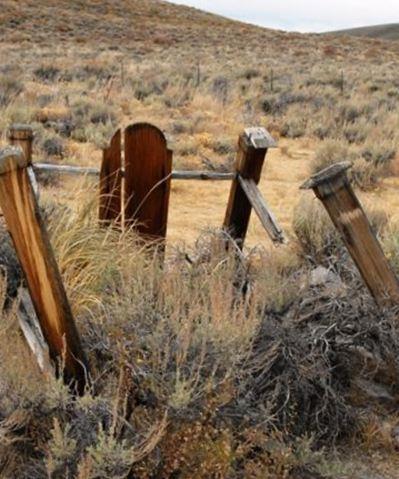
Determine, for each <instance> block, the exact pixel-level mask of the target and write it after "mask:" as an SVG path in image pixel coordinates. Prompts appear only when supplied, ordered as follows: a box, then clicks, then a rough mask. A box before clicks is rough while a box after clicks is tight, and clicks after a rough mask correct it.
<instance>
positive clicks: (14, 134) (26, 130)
mask: <svg viewBox="0 0 399 479" xmlns="http://www.w3.org/2000/svg"><path fill="white" fill-rule="evenodd" d="M7 136H8V141H9V143H10V145H14V146H20V147H21V148H22V151H23V152H24V155H25V158H26V161H27V162H28V175H29V178H30V180H31V183H32V187H33V191H34V192H35V195H36V196H38V194H39V186H38V184H37V181H36V176H35V172H34V171H33V168H32V166H31V165H32V145H33V138H34V135H33V128H32V127H31V126H30V125H23V124H19V123H15V124H13V125H11V126H10V128H9V129H8V135H7Z"/></svg>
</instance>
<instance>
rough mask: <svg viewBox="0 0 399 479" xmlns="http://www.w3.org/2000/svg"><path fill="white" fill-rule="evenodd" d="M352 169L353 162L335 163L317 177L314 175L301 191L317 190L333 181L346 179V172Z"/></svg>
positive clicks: (301, 187)
mask: <svg viewBox="0 0 399 479" xmlns="http://www.w3.org/2000/svg"><path fill="white" fill-rule="evenodd" d="M351 167H352V162H351V161H342V162H340V163H334V164H333V165H331V166H328V167H327V168H324V170H321V171H319V172H318V173H316V174H315V175H312V176H311V177H310V178H309V179H308V180H306V181H305V183H303V185H301V186H300V189H301V190H310V189H315V188H317V187H319V186H323V184H325V183H329V182H331V181H332V180H336V179H339V178H342V177H344V178H346V172H347V171H348V170H349V168H351Z"/></svg>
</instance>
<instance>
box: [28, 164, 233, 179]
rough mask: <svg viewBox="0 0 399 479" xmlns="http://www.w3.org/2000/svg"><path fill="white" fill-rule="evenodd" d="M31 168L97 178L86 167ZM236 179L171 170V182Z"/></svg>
mask: <svg viewBox="0 0 399 479" xmlns="http://www.w3.org/2000/svg"><path fill="white" fill-rule="evenodd" d="M33 168H34V169H35V170H37V171H47V172H49V173H52V172H54V173H64V174H70V175H87V176H99V175H100V170H99V169H98V168H93V167H86V166H70V165H52V164H49V163H34V164H33ZM120 173H121V176H122V177H124V176H125V170H124V169H122V170H121V172H120ZM235 177H236V173H219V172H215V171H198V170H173V171H172V175H171V179H172V180H209V181H231V180H234V178H235Z"/></svg>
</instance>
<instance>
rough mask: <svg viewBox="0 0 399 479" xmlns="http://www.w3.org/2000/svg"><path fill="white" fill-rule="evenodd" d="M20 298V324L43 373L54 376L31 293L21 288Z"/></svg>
mask: <svg viewBox="0 0 399 479" xmlns="http://www.w3.org/2000/svg"><path fill="white" fill-rule="evenodd" d="M18 296H19V307H18V322H19V326H20V328H21V330H22V332H23V334H24V336H25V339H26V341H27V343H28V345H29V347H30V349H31V351H32V353H33V355H34V356H35V358H36V361H37V363H38V365H39V368H40V369H41V371H42V372H43V373H45V374H54V368H53V367H52V365H51V362H50V355H49V349H48V346H47V344H46V341H45V339H44V337H43V333H42V330H41V328H40V323H39V320H38V318H37V315H36V312H35V309H34V306H33V303H32V299H31V297H30V295H29V292H28V291H27V290H26V289H25V288H20V289H19V291H18Z"/></svg>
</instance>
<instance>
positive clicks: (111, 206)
mask: <svg viewBox="0 0 399 479" xmlns="http://www.w3.org/2000/svg"><path fill="white" fill-rule="evenodd" d="M121 155H122V152H121V131H120V130H118V131H117V132H116V133H115V135H114V136H113V138H112V140H111V143H110V146H109V147H108V148H106V149H104V150H103V161H102V165H101V171H100V206H99V219H100V221H101V222H103V223H107V224H109V223H110V222H112V221H115V220H119V221H120V220H121V213H122V174H121V169H122V158H121Z"/></svg>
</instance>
